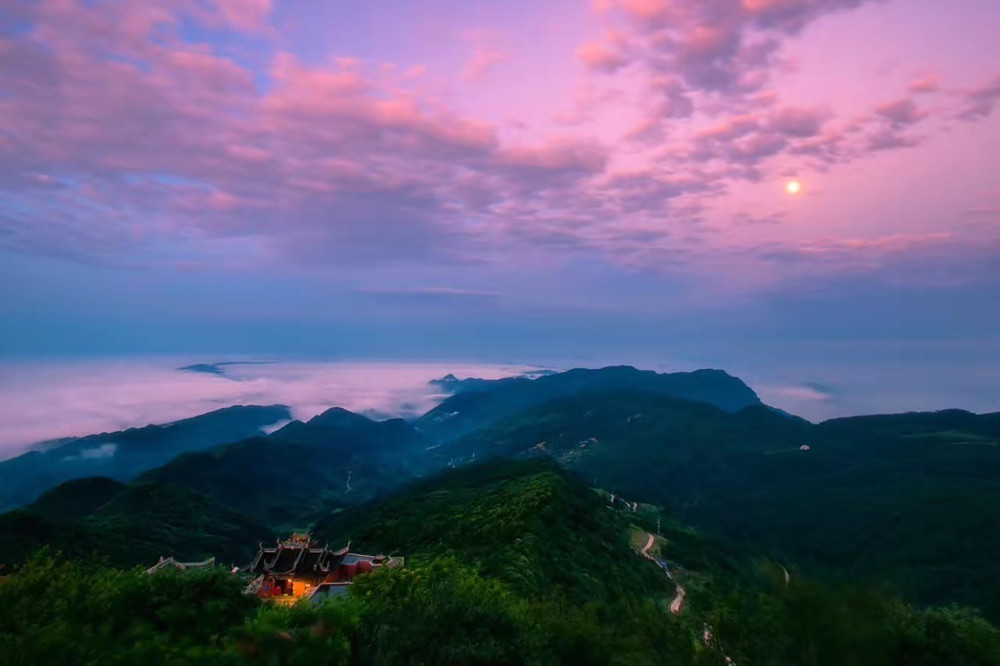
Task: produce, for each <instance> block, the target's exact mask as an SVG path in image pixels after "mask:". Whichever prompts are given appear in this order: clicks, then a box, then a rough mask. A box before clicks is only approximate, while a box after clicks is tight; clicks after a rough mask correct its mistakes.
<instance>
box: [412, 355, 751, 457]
mask: <svg viewBox="0 0 1000 666" xmlns="http://www.w3.org/2000/svg"><path fill="white" fill-rule="evenodd" d="M436 385H437V386H439V387H441V388H442V389H443V390H446V391H449V392H451V393H454V395H453V396H452V397H450V398H448V399H446V400H445V401H444V402H442V403H441V404H440V405H438V406H437V407H436V408H434V409H432V410H431V411H430V412H428V413H427V414H425V415H424V416H422V417H421V418H420V419H419V420H418V421H417V424H416V425H417V428H418V429H419V430H421V431H422V432H424V433H425V434H426V435H427V436H428V437H430V438H431V439H433V440H436V441H439V442H442V441H449V440H451V439H454V438H456V437H459V436H461V435H464V434H466V433H469V432H471V431H473V430H475V429H477V428H482V427H485V426H488V425H490V424H492V423H495V422H497V421H499V420H500V419H503V418H505V417H508V416H512V415H513V414H516V413H517V412H520V411H523V410H524V409H527V408H530V407H532V406H535V405H539V404H542V403H544V402H546V401H548V400H552V399H555V398H559V397H566V396H571V395H579V394H584V393H601V392H610V391H622V390H631V391H647V392H650V393H658V394H663V395H668V396H673V397H677V398H683V399H687V400H695V401H699V402H705V403H708V404H711V405H715V406H717V407H719V408H721V409H724V410H726V411H737V410H739V409H742V408H743V407H747V406H750V405H758V404H761V403H760V399H759V398H758V397H757V394H756V393H754V392H753V390H752V389H751V388H750V387H749V386H747V385H746V384H744V383H743V382H742V381H740V380H739V379H738V378H736V377H733V376H731V375H729V374H727V373H725V372H723V371H721V370H696V371H694V372H675V373H662V374H661V373H657V372H653V371H651V370H637V369H635V368H633V367H630V366H614V367H607V368H601V369H599V370H590V369H584V368H576V369H574V370H568V371H566V372H559V373H554V374H545V375H542V376H539V377H537V378H534V379H532V378H528V377H512V378H507V379H498V380H485V379H466V380H454V379H453V378H452V380H447V379H445V380H438V381H437V382H436Z"/></svg>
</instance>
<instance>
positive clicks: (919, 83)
mask: <svg viewBox="0 0 1000 666" xmlns="http://www.w3.org/2000/svg"><path fill="white" fill-rule="evenodd" d="M906 89H907V90H909V91H910V92H911V93H933V92H937V91H938V90H940V89H941V81H940V79H939V77H938V76H936V75H933V74H932V75H929V76H924V77H922V78H919V79H915V80H913V81H911V82H910V84H909V85H908V86H907V87H906Z"/></svg>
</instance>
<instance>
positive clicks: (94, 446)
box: [0, 405, 291, 511]
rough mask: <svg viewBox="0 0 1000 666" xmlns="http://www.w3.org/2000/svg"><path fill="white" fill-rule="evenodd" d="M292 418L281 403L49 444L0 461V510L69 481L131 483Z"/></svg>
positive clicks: (24, 502) (239, 408) (229, 409)
mask: <svg viewBox="0 0 1000 666" xmlns="http://www.w3.org/2000/svg"><path fill="white" fill-rule="evenodd" d="M290 418H291V413H290V412H289V411H288V408H287V407H284V406H282V405H271V406H269V407H258V406H235V407H226V408H224V409H218V410H215V411H213V412H208V413H206V414H201V415H199V416H195V417H193V418H189V419H183V420H180V421H175V422H173V423H168V424H165V425H149V426H145V427H143V428H129V429H128V430H122V431H120V432H110V433H100V434H97V435H88V436H86V437H79V438H75V439H66V440H60V441H59V442H57V443H49V444H48V445H47V446H45V447H44V448H39V449H38V450H35V451H29V452H28V453H25V454H23V455H20V456H17V457H15V458H11V459H10V460H4V461H2V462H0V478H2V479H3V483H2V484H0V511H2V510H5V509H10V508H14V507H17V506H23V505H25V504H28V503H29V502H32V501H34V500H35V499H37V498H38V497H39V496H40V495H41V494H42V493H43V492H45V491H46V490H48V489H49V488H53V487H55V486H57V485H59V484H60V483H62V482H63V481H68V480H71V479H80V478H86V477H95V476H105V477H109V478H112V479H116V480H118V481H129V480H131V479H133V478H135V477H136V476H137V475H138V474H140V473H141V472H143V471H145V470H149V469H153V468H155V467H159V466H160V465H163V464H164V463H166V462H167V461H169V460H171V459H172V458H174V457H176V456H178V455H180V454H181V453H184V452H187V451H200V450H202V449H207V448H211V447H213V446H218V445H220V444H226V443H228V442H234V441H237V440H240V439H245V438H247V437H252V436H254V435H257V434H260V433H261V430H262V428H264V427H266V426H269V425H272V424H275V423H278V422H280V421H284V420H288V419H290Z"/></svg>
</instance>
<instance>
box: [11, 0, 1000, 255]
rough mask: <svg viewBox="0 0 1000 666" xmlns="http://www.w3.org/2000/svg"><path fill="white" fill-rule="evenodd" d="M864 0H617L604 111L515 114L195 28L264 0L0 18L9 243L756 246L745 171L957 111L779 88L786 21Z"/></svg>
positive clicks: (331, 249) (231, 25)
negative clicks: (851, 113)
mask: <svg viewBox="0 0 1000 666" xmlns="http://www.w3.org/2000/svg"><path fill="white" fill-rule="evenodd" d="M126 4H129V3H126ZM858 4H860V3H858V2H849V1H846V0H845V1H843V2H832V1H816V2H799V1H775V0H771V1H766V2H765V1H757V2H750V1H748V2H743V3H739V2H723V1H722V0H705V1H704V2H698V3H690V2H679V1H669V2H668V1H666V0H631V1H628V2H619V3H616V4H615V5H614V10H613V11H610V12H609V13H608V14H605V15H604V16H605V18H606V19H607V20H608V21H609V25H607V26H604V28H605V33H604V37H603V40H602V41H601V42H598V43H593V44H590V45H587V46H584V47H582V48H581V50H580V51H579V52H578V53H577V56H578V57H579V58H580V59H582V60H583V62H584V63H585V64H588V65H590V67H591V69H597V70H599V71H600V70H604V71H605V72H606V71H611V70H615V71H616V74H615V77H608V76H605V75H604V73H601V75H594V74H593V73H582V74H581V72H580V69H579V68H574V72H575V73H577V74H581V75H582V76H585V77H586V80H585V82H584V84H585V85H586V86H591V87H592V90H590V92H591V94H590V95H589V96H588V97H586V99H587V100H588V101H590V102H593V103H591V104H588V105H587V107H588V109H587V110H588V111H590V112H592V113H591V114H590V115H587V114H582V115H581V117H580V118H579V119H577V120H578V122H576V123H575V124H574V125H573V127H572V128H566V127H565V126H560V127H559V128H557V129H558V132H557V130H552V129H550V128H547V127H545V128H542V129H538V128H537V127H535V126H534V125H533V124H532V123H531V122H528V121H527V120H524V121H520V124H519V125H517V127H518V131H516V132H511V131H508V130H509V127H508V125H507V124H504V125H500V124H498V123H497V121H495V120H492V121H491V120H485V119H483V117H481V116H477V114H475V113H473V112H470V111H468V109H469V108H471V106H470V105H467V104H462V103H461V102H460V101H456V100H455V99H454V97H453V96H452V95H450V94H449V93H447V92H441V91H440V90H439V89H437V88H434V87H431V86H426V85H424V83H423V82H422V81H421V79H423V78H431V76H432V75H430V74H429V75H428V76H427V77H424V76H422V75H421V74H419V73H414V72H413V71H412V68H408V67H404V66H402V65H400V66H392V67H383V66H381V64H382V63H376V64H372V63H370V62H368V61H366V60H363V59H357V58H352V57H349V56H341V57H338V58H336V59H330V60H328V61H326V62H321V63H318V62H316V61H306V60H305V59H302V58H299V57H298V56H296V55H294V54H291V53H286V52H282V51H277V52H275V53H274V55H273V57H271V58H270V61H269V67H268V68H267V69H266V70H265V71H252V70H251V69H250V68H249V66H248V65H247V64H246V62H245V61H244V60H243V59H241V58H239V57H238V56H237V55H234V54H233V53H230V52H227V51H225V50H224V49H223V48H221V47H218V46H212V45H209V44H200V43H195V42H192V41H190V39H185V38H184V35H183V33H184V31H183V30H182V29H181V25H182V24H183V23H184V22H185V21H195V22H197V23H198V24H200V25H204V26H206V27H211V28H212V29H213V30H223V29H225V30H233V31H237V30H238V31H240V32H238V33H237V34H240V35H245V33H246V32H247V31H249V30H259V29H260V28H259V26H260V25H261V24H262V23H266V20H267V16H268V8H269V6H268V3H266V2H260V3H250V4H248V5H240V4H239V3H213V4H208V3H200V2H186V1H181V0H176V1H171V2H159V3H154V4H152V5H146V6H145V9H144V10H142V11H140V9H137V8H136V7H138V5H134V4H129V6H128V7H125V8H123V9H122V11H121V12H120V13H119V14H114V13H111V12H109V11H108V6H107V5H106V4H105V3H101V2H97V3H94V2H89V1H85V0H80V1H79V2H72V1H70V0H62V1H60V2H55V1H52V0H47V1H45V2H41V3H39V4H38V5H37V6H32V8H31V9H30V10H28V15H29V18H30V22H31V25H32V28H31V29H30V30H26V31H24V32H23V33H18V34H16V35H5V36H3V37H0V89H2V90H3V91H4V95H0V123H2V125H3V127H4V128H5V130H7V132H6V133H5V134H4V135H3V136H2V137H0V164H2V166H3V167H4V168H3V169H0V188H3V191H4V192H5V194H6V193H8V192H17V196H18V202H19V203H20V204H21V206H19V207H18V210H17V212H11V211H5V212H4V213H3V218H2V219H0V224H2V225H3V226H2V229H3V234H2V235H0V244H2V245H3V246H4V247H6V248H9V249H13V250H15V251H19V252H27V253H44V254H48V255H53V256H59V257H63V258H72V259H75V260H78V261H91V262H103V263H114V262H123V261H125V259H124V258H125V257H128V258H129V259H128V260H129V261H135V262H136V263H138V264H141V263H142V262H143V261H152V260H153V259H150V258H149V257H150V256H155V252H150V253H149V255H146V254H144V250H147V249H149V248H154V247H156V246H157V245H158V244H160V245H167V246H170V247H176V248H181V250H180V251H182V252H185V253H189V254H190V255H191V256H188V257H184V258H183V259H185V260H187V261H189V262H193V263H194V264H195V265H198V261H199V259H201V258H202V257H201V256H200V253H202V252H204V250H203V249H202V248H203V247H204V246H205V245H206V244H211V243H213V242H227V241H232V242H234V243H237V242H239V243H246V244H247V246H248V247H252V248H253V252H250V253H248V254H249V255H252V260H253V261H254V262H259V261H271V262H281V263H283V264H285V263H287V262H288V261H289V260H293V261H294V262H295V263H302V264H312V263H315V264H323V265H326V264H330V263H334V264H336V265H345V264H350V265H352V266H355V265H358V264H368V263H371V262H373V261H386V262H388V261H391V262H404V261H411V262H412V261H423V260H427V259H433V263H434V264H435V265H448V262H494V263H496V264H503V263H504V262H505V261H507V260H508V259H509V257H511V256H517V257H522V256H525V255H526V254H528V253H533V252H538V253H546V252H547V253H549V256H550V257H557V258H558V257H562V256H568V254H569V253H571V252H574V251H581V252H591V253H599V254H600V256H602V257H603V258H606V259H607V260H609V261H613V262H618V263H627V264H628V265H637V266H638V265H641V266H644V267H654V268H657V267H662V266H663V265H665V264H666V263H670V264H671V265H676V262H665V261H664V258H665V257H673V256H675V255H677V254H679V253H681V252H687V251H689V250H690V249H691V248H692V247H696V248H697V251H693V250H692V251H691V255H690V256H691V259H690V261H691V262H692V263H696V262H699V261H700V262H704V264H703V265H708V262H707V260H706V259H705V254H706V253H708V252H709V250H712V251H718V252H722V253H725V252H729V251H735V249H738V248H741V247H745V243H746V242H747V241H746V239H745V238H744V237H743V236H741V235H740V234H732V233H729V232H731V230H732V229H731V226H741V227H742V228H743V229H746V228H747V227H749V226H760V225H747V224H742V225H739V224H734V225H731V226H729V225H728V223H725V222H723V223H718V222H717V223H716V224H715V226H714V227H713V226H712V225H710V224H708V223H707V221H708V220H710V219H711V216H712V215H713V210H712V209H713V205H714V204H716V203H717V202H718V201H720V200H721V199H723V198H724V197H725V196H726V193H727V192H728V191H730V190H731V189H732V188H734V187H739V186H742V185H743V184H745V183H754V182H761V181H763V180H765V179H768V178H776V177H777V175H778V174H783V173H796V172H799V171H801V170H808V169H814V170H816V171H821V170H824V169H832V168H834V167H835V166H836V165H841V164H845V163H849V162H852V161H855V160H860V159H864V158H865V157H867V156H868V155H869V154H871V153H873V152H882V151H887V150H890V149H900V148H905V147H908V146H913V145H915V144H916V143H917V142H918V141H919V140H920V138H921V137H918V136H915V135H913V134H911V133H910V131H911V130H909V129H907V128H908V127H911V126H913V125H914V124H916V123H917V122H918V121H923V120H925V119H926V120H927V121H928V122H927V124H926V125H922V126H921V127H922V128H923V127H927V131H928V132H930V131H931V127H930V126H931V125H932V124H933V119H935V118H937V117H938V116H939V115H940V113H941V112H939V111H938V110H936V109H932V108H928V109H921V108H918V107H917V105H916V104H915V103H914V102H913V100H912V99H911V98H908V97H907V98H902V99H900V100H896V101H893V102H890V103H887V104H884V105H881V106H879V107H877V108H875V109H874V111H870V112H868V113H866V114H864V115H862V116H859V117H857V118H847V119H843V118H836V117H834V116H833V115H832V112H831V111H829V110H828V109H827V107H825V106H823V105H809V104H803V103H799V104H789V103H786V102H784V101H783V98H782V95H781V94H779V91H778V90H777V89H775V88H774V87H773V80H772V79H773V78H774V76H775V72H776V71H778V70H779V69H780V68H781V59H782V58H783V57H784V56H783V49H784V48H785V45H786V43H787V41H788V39H789V38H790V36H792V35H795V34H798V33H799V32H800V31H801V30H802V28H804V27H805V25H807V24H808V23H810V22H811V21H813V20H816V19H817V18H819V17H820V16H822V15H825V14H827V13H830V12H834V11H840V10H845V9H849V8H851V7H853V6H856V5H858ZM123 7H124V6H123ZM478 55H482V56H483V57H482V58H481V59H480V64H481V65H482V66H483V67H485V68H486V69H488V67H489V66H490V65H491V64H495V63H496V62H497V58H496V57H494V56H496V55H497V52H492V51H488V50H481V51H480V52H479V54H478ZM563 55H564V56H565V58H566V59H567V60H568V61H569V62H571V63H572V62H573V61H572V52H571V49H569V50H568V51H567V52H566V53H565V54H563ZM473 64H476V59H474V61H473ZM626 65H627V66H626ZM512 66H513V63H512ZM484 71H485V70H484ZM485 83H486V82H484V85H485ZM991 86H992V83H991V82H987V84H985V85H983V86H981V87H977V88H974V89H970V90H969V91H966V92H965V93H964V96H963V101H965V102H966V103H967V104H968V105H970V106H969V110H967V112H966V115H967V116H968V117H970V118H972V117H983V116H985V115H987V114H988V113H989V111H990V110H991V109H992V105H993V103H994V102H995V100H996V98H997V93H996V92H995V90H996V88H995V86H992V87H991ZM463 88H468V87H463ZM911 92H913V87H912V85H911ZM594 107H600V108H599V109H596V110H595V108H594ZM949 112H950V111H949ZM512 125H513V124H512ZM721 217H722V218H723V219H724V220H731V219H732V216H731V215H728V214H725V215H722V216H721ZM764 217H766V216H764ZM764 217H760V216H758V218H755V219H764ZM772 226H777V225H772ZM713 230H714V231H713ZM824 232H825V230H824ZM817 233H819V232H817ZM713 234H714V236H713ZM241 248H242V246H241ZM699 252H700V253H701V254H698V253H699ZM177 259H178V258H177V257H172V258H171V260H173V261H176V260H177ZM540 263H541V262H540ZM706 271H707V269H706Z"/></svg>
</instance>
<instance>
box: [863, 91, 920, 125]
mask: <svg viewBox="0 0 1000 666" xmlns="http://www.w3.org/2000/svg"><path fill="white" fill-rule="evenodd" d="M875 113H877V114H878V115H880V116H882V117H883V118H885V119H887V120H889V121H890V122H891V123H892V124H893V125H895V126H897V127H902V126H905V125H913V124H914V123H917V122H919V121H921V120H923V119H924V118H926V117H927V116H928V115H929V114H928V112H927V111H923V110H921V109H919V108H918V107H917V105H916V104H915V103H914V102H913V100H912V99H910V98H908V97H904V98H903V99H898V100H894V101H892V102H885V103H884V104H879V105H877V106H876V107H875Z"/></svg>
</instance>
